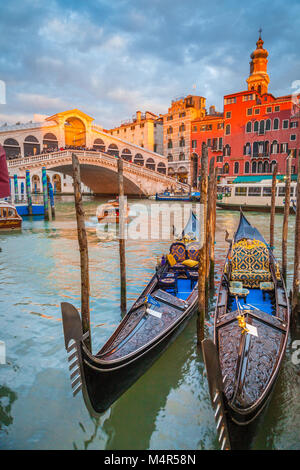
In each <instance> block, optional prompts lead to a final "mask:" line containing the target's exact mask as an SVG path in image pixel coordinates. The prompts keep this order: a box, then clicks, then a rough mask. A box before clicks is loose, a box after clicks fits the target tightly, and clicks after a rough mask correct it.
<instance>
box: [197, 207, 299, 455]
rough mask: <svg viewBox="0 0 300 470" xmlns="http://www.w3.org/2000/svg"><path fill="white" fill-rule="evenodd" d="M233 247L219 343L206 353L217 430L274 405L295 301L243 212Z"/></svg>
mask: <svg viewBox="0 0 300 470" xmlns="http://www.w3.org/2000/svg"><path fill="white" fill-rule="evenodd" d="M229 242H230V248H229V250H228V254H227V257H226V262H225V266H224V271H223V274H222V278H221V283H220V288H219V292H218V297H217V304H216V311H215V321H214V341H213V342H212V340H209V339H207V340H204V342H203V344H202V346H203V352H204V359H205V364H206V368H207V377H208V382H209V389H210V394H211V400H212V404H213V408H214V410H215V417H216V421H217V428H218V432H219V436H220V441H222V443H223V445H224V446H225V448H227V446H228V445H230V444H229V443H228V434H227V430H228V426H227V425H229V428H230V425H231V423H233V424H234V425H235V426H239V425H244V426H245V425H248V424H250V423H252V422H253V421H254V420H255V419H256V418H257V417H258V415H259V414H260V413H261V411H262V410H263V408H264V407H265V405H266V404H267V402H268V399H269V397H270V395H271V392H272V390H273V388H274V385H275V382H276V378H277V376H278V372H279V369H280V365H281V363H282V359H283V357H284V353H285V349H286V344H287V338H288V331H289V322H290V319H289V317H290V312H289V302H288V297H287V292H286V288H285V284H284V280H283V278H282V275H281V272H280V269H279V265H278V263H277V261H276V259H275V258H274V255H273V252H272V250H271V249H270V247H269V246H268V244H267V243H266V241H265V240H264V238H263V236H262V235H261V234H260V232H259V231H258V230H257V229H256V228H254V227H252V226H251V224H250V223H249V222H248V221H247V219H246V218H245V216H244V215H243V213H242V212H241V215H240V222H239V225H238V229H237V231H236V233H235V235H234V237H233V240H232V241H229Z"/></svg>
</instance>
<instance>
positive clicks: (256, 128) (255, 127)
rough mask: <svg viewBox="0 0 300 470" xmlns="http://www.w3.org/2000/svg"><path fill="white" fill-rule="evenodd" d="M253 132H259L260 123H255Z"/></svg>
mask: <svg viewBox="0 0 300 470" xmlns="http://www.w3.org/2000/svg"><path fill="white" fill-rule="evenodd" d="M253 131H254V132H258V121H255V123H254V126H253Z"/></svg>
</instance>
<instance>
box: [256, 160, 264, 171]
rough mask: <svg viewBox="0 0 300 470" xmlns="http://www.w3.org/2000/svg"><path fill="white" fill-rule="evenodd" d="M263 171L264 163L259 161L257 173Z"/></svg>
mask: <svg viewBox="0 0 300 470" xmlns="http://www.w3.org/2000/svg"><path fill="white" fill-rule="evenodd" d="M262 171H263V164H262V162H258V165H257V173H262Z"/></svg>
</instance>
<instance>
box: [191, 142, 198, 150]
mask: <svg viewBox="0 0 300 470" xmlns="http://www.w3.org/2000/svg"><path fill="white" fill-rule="evenodd" d="M195 148H197V140H192V149H195Z"/></svg>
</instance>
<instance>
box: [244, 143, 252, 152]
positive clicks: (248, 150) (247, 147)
mask: <svg viewBox="0 0 300 470" xmlns="http://www.w3.org/2000/svg"><path fill="white" fill-rule="evenodd" d="M244 155H251V144H250V142H247V143H246V145H245V146H244Z"/></svg>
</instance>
